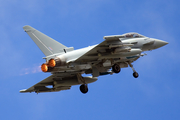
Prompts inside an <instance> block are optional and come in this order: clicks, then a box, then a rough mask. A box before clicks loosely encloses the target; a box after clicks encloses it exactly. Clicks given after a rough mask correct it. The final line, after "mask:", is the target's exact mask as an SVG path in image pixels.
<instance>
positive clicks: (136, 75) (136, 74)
mask: <svg viewBox="0 0 180 120" xmlns="http://www.w3.org/2000/svg"><path fill="white" fill-rule="evenodd" d="M128 64H129V66H130V67H131V68H132V70H133V76H134V78H138V77H139V74H138V73H137V72H136V71H135V69H134V68H133V65H132V64H131V63H130V62H128Z"/></svg>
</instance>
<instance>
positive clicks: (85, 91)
mask: <svg viewBox="0 0 180 120" xmlns="http://www.w3.org/2000/svg"><path fill="white" fill-rule="evenodd" d="M79 89H80V91H81V92H82V93H84V94H86V93H87V92H88V87H87V84H82V85H81V86H80V87H79Z"/></svg>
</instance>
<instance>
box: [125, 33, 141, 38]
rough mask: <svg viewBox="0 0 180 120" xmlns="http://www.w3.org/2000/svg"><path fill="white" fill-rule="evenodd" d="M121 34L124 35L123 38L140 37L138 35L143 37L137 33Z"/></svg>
mask: <svg viewBox="0 0 180 120" xmlns="http://www.w3.org/2000/svg"><path fill="white" fill-rule="evenodd" d="M122 36H124V38H140V37H144V36H143V35H140V34H138V33H125V34H123V35H122Z"/></svg>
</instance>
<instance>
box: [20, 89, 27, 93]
mask: <svg viewBox="0 0 180 120" xmlns="http://www.w3.org/2000/svg"><path fill="white" fill-rule="evenodd" d="M26 90H27V89H23V90H20V91H19V92H20V93H25V92H26Z"/></svg>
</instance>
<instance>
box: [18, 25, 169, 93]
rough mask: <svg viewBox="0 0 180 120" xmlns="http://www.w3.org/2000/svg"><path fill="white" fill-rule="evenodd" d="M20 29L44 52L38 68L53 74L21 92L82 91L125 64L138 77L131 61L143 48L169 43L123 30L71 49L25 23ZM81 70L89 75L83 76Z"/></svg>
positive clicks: (158, 46)
mask: <svg viewBox="0 0 180 120" xmlns="http://www.w3.org/2000/svg"><path fill="white" fill-rule="evenodd" d="M23 29H24V31H25V32H26V33H27V34H28V35H29V36H30V37H31V39H32V40H33V41H34V42H35V43H36V45H37V46H38V47H39V48H40V49H41V51H42V52H43V53H44V55H45V56H46V57H44V59H45V60H46V62H45V63H43V64H42V65H41V70H42V71H43V72H45V73H47V72H51V74H52V75H51V76H49V77H48V78H45V79H44V80H42V81H40V82H39V83H37V84H35V85H33V86H32V87H30V88H28V89H24V90H20V92H21V93H25V92H30V93H31V92H35V93H41V92H56V91H61V90H68V89H70V88H71V86H73V85H80V91H81V92H82V93H84V94H85V93H87V92H88V84H89V83H92V82H95V81H97V77H98V76H101V75H108V74H113V73H119V72H120V71H121V68H126V67H128V66H129V67H131V68H132V71H133V76H134V78H137V77H138V76H139V75H138V73H137V72H136V70H135V69H134V68H133V65H132V63H133V62H134V61H136V60H138V59H139V58H140V57H141V56H144V55H145V54H143V53H142V52H144V51H150V50H154V49H157V48H160V47H162V46H164V45H166V44H168V43H167V42H165V41H162V40H158V39H154V38H149V37H146V36H143V35H141V34H138V33H126V34H122V35H112V36H104V41H103V42H101V43H100V44H97V45H93V46H89V47H86V48H82V49H77V50H74V48H73V47H66V46H65V45H63V44H61V43H59V42H57V41H55V40H54V39H52V38H50V37H48V36H47V35H45V34H43V33H41V32H40V31H38V30H36V29H34V28H32V27H31V26H24V27H23ZM82 74H92V76H89V77H83V76H82ZM47 86H48V87H47ZM49 86H50V87H49Z"/></svg>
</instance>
